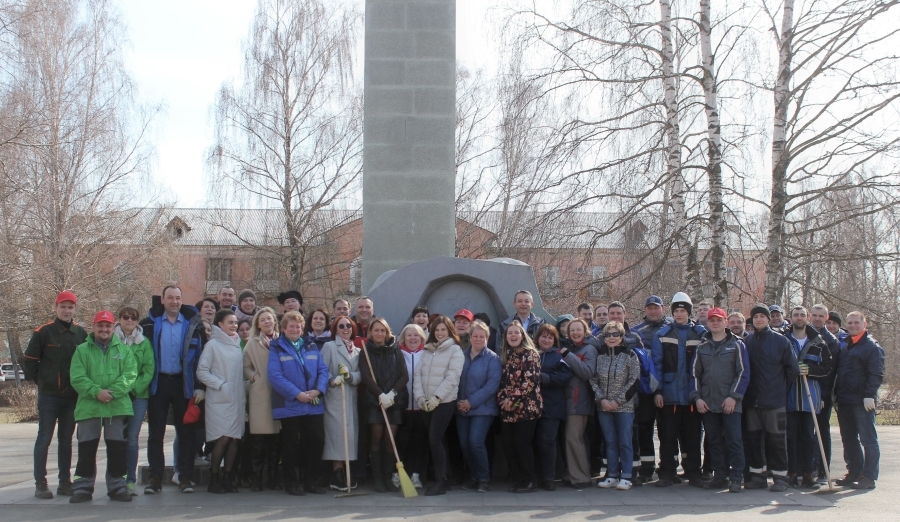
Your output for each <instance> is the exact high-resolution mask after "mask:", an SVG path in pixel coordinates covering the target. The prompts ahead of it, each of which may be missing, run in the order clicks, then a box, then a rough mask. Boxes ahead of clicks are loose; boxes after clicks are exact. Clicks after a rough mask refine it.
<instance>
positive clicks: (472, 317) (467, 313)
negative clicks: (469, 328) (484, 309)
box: [453, 308, 475, 323]
mask: <svg viewBox="0 0 900 522" xmlns="http://www.w3.org/2000/svg"><path fill="white" fill-rule="evenodd" d="M457 317H464V318H466V319H468V320H469V322H470V323H471V322H472V321H474V320H475V314H473V313H472V312H470V311H468V310H466V309H465V308H463V309H462V310H457V311H456V313H455V314H453V318H454V319H456V318H457Z"/></svg>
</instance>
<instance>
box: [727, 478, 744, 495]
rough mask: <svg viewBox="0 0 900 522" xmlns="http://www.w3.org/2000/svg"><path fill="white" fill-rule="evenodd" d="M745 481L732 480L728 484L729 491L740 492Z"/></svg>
mask: <svg viewBox="0 0 900 522" xmlns="http://www.w3.org/2000/svg"><path fill="white" fill-rule="evenodd" d="M742 485H743V483H742V482H741V481H740V480H732V481H731V483H730V484H728V492H729V493H740V492H741V486H742Z"/></svg>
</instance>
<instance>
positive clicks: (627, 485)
mask: <svg viewBox="0 0 900 522" xmlns="http://www.w3.org/2000/svg"><path fill="white" fill-rule="evenodd" d="M616 489H619V490H622V491H625V490H629V489H631V481H630V480H628V479H620V480H619V483H618V484H616Z"/></svg>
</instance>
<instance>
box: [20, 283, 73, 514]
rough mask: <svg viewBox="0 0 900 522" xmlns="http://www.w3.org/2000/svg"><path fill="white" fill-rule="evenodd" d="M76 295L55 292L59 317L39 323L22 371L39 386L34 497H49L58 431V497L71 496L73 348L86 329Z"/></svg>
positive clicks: (67, 291) (23, 360)
mask: <svg viewBox="0 0 900 522" xmlns="http://www.w3.org/2000/svg"><path fill="white" fill-rule="evenodd" d="M76 301H77V299H76V297H75V294H74V293H72V292H71V291H69V290H65V291H63V292H60V293H59V294H58V295H57V296H56V304H55V306H54V309H53V311H54V313H55V314H56V318H55V319H54V320H53V321H51V322H49V323H47V324H44V325H41V326H39V327H37V328H36V329H35V330H34V334H33V335H32V336H31V340H30V341H29V342H28V348H27V349H26V350H25V357H24V358H23V359H22V369H23V370H24V371H25V377H26V378H27V379H28V380H30V381H34V382H35V383H36V384H37V387H38V408H37V409H38V433H37V438H36V439H35V441H34V483H35V490H34V496H35V497H37V498H40V499H45V500H48V499H51V498H53V493H52V492H51V491H50V488H49V487H48V486H47V454H48V453H49V452H50V441H51V440H52V439H53V432H54V430H55V431H56V444H57V447H58V461H57V462H58V466H59V487H58V488H57V490H56V494H57V495H66V496H71V495H72V480H71V478H72V476H71V471H72V434H73V433H75V401H76V400H77V399H78V397H77V395H76V393H75V390H73V389H72V386H71V385H70V384H69V365H70V364H71V362H72V354H74V353H75V347H76V346H78V345H79V344H81V343H83V342H84V340H85V338H86V337H87V332H86V331H85V330H84V328H82V327H81V326H79V325H78V324H76V323H75V321H74V317H75V306H76V305H75V303H76Z"/></svg>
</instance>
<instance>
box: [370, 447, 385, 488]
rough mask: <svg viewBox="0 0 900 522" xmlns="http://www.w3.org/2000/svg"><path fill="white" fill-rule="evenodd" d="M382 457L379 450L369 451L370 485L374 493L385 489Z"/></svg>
mask: <svg viewBox="0 0 900 522" xmlns="http://www.w3.org/2000/svg"><path fill="white" fill-rule="evenodd" d="M382 460H383V459H382V458H381V452H380V451H377V450H376V451H370V452H369V464H370V465H371V466H372V486H373V487H374V488H375V492H376V493H384V492H385V491H387V489H385V487H384V470H383V469H382Z"/></svg>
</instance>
